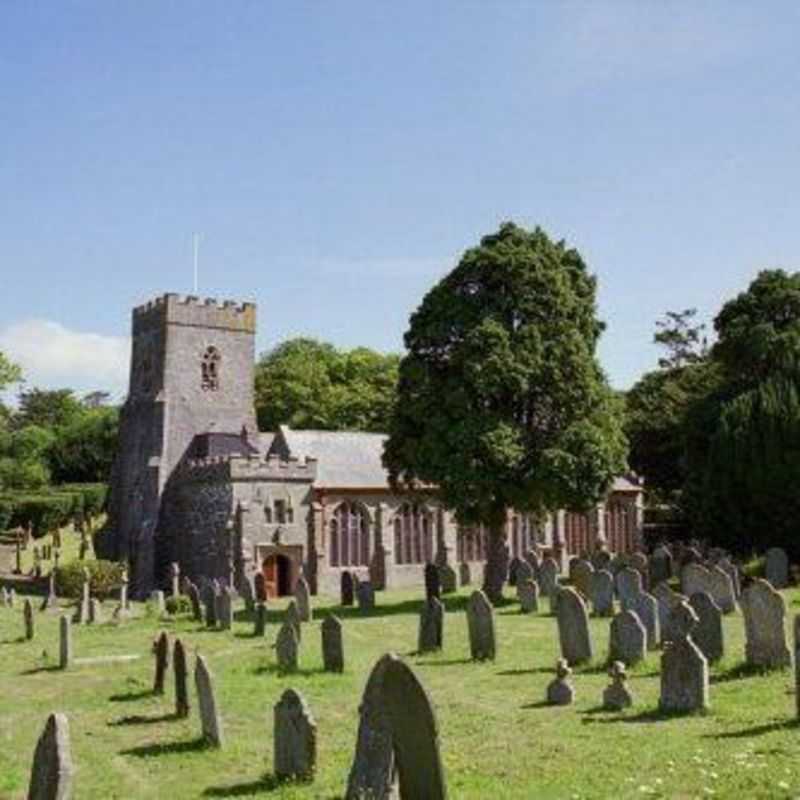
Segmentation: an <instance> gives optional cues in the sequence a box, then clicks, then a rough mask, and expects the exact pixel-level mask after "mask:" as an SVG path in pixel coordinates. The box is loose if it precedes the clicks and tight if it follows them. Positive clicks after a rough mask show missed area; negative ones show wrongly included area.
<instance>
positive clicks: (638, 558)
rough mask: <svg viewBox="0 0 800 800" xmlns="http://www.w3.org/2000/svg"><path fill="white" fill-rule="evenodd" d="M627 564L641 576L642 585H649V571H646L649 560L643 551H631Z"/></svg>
mask: <svg viewBox="0 0 800 800" xmlns="http://www.w3.org/2000/svg"><path fill="white" fill-rule="evenodd" d="M628 566H630V567H631V568H632V569H635V570H636V571H637V572H638V573H639V574H640V575H641V576H642V586H646V587H649V586H650V573H649V571H648V570H649V566H650V562H649V560H648V558H647V555H646V554H645V553H643V552H641V550H637V551H636V552H635V553H631V555H630V557H629V558H628Z"/></svg>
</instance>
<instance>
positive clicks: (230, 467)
mask: <svg viewBox="0 0 800 800" xmlns="http://www.w3.org/2000/svg"><path fill="white" fill-rule="evenodd" d="M176 476H177V477H179V478H180V479H182V480H188V481H201V482H217V481H279V482H285V481H302V482H305V483H312V482H313V481H314V480H316V477H317V460H316V459H315V458H307V459H306V460H305V461H299V460H298V459H296V458H290V459H288V460H284V459H280V458H278V457H277V456H270V457H269V458H268V459H266V460H264V458H263V457H262V456H251V457H249V458H248V457H246V456H226V457H217V458H198V459H190V460H188V461H185V462H183V463H182V464H181V466H180V467H179V468H178V470H176Z"/></svg>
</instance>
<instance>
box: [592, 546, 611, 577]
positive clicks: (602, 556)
mask: <svg viewBox="0 0 800 800" xmlns="http://www.w3.org/2000/svg"><path fill="white" fill-rule="evenodd" d="M610 565H611V553H609V552H608V550H605V549H603V548H600V549H598V550H595V551H594V553H592V566H593V567H594V569H595V572H596V571H597V570H601V569H604V570H607V571H609V572H610V571H611V569H610Z"/></svg>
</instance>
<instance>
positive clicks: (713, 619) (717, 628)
mask: <svg viewBox="0 0 800 800" xmlns="http://www.w3.org/2000/svg"><path fill="white" fill-rule="evenodd" d="M689 605H690V606H691V607H692V608H693V609H694V613H695V614H697V620H698V622H697V626H696V627H695V629H694V630H693V631H692V641H693V642H694V643H695V644H696V645H697V646H698V647H699V648H700V651H701V652H702V654H703V655H704V656H705V657H706V660H707V661H708V663H709V664H713V663H714V662H715V661H719V660H720V659H721V658H722V656H723V655H724V654H725V648H724V646H723V639H722V611H721V610H720V607H719V606H718V605H717V604H716V603H715V602H714V598H713V597H711V595H710V594H708V592H695V593H694V594H693V595H692V596H691V597H690V598H689Z"/></svg>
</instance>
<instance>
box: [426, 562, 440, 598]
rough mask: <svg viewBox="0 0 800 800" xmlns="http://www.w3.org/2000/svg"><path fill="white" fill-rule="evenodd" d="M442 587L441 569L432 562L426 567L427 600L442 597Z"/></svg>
mask: <svg viewBox="0 0 800 800" xmlns="http://www.w3.org/2000/svg"><path fill="white" fill-rule="evenodd" d="M441 594H442V587H441V584H440V583H439V567H437V566H436V564H431V563H430V562H429V563H427V564H426V565H425V599H426V600H430V599H431V598H432V597H435V598H436V599H437V600H438V599H439V598H440V597H441Z"/></svg>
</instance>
